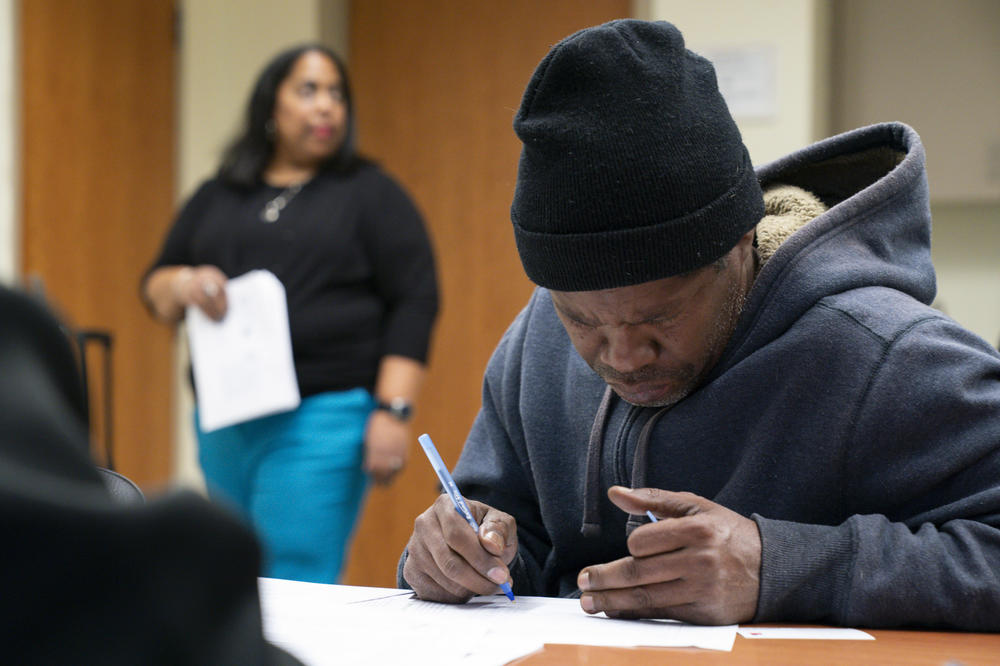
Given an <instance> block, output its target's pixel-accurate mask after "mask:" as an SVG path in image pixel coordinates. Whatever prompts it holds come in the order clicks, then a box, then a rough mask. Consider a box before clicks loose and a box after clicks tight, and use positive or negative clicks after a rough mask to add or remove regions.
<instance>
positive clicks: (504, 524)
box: [469, 502, 517, 582]
mask: <svg viewBox="0 0 1000 666" xmlns="http://www.w3.org/2000/svg"><path fill="white" fill-rule="evenodd" d="M472 504H475V505H478V506H476V508H473V507H472V506H470V507H469V508H470V509H471V510H472V512H473V515H476V517H477V520H479V541H480V543H481V544H482V546H483V548H485V549H486V551H487V552H489V553H490V555H494V556H496V557H498V558H500V559H501V560H503V562H504V563H508V562H510V561H511V560H512V559H514V555H515V554H516V553H517V529H516V527H515V523H514V518H513V516H511V515H509V514H506V513H504V512H503V511H497V510H496V509H494V508H492V507H488V506H486V505H485V504H480V503H479V502H470V505H472ZM483 507H485V508H486V509H487V510H486V512H485V513H483V512H482V511H481V509H482V508H483ZM477 514H478V515H477ZM501 582H504V581H501Z"/></svg>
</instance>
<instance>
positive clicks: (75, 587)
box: [0, 287, 299, 665]
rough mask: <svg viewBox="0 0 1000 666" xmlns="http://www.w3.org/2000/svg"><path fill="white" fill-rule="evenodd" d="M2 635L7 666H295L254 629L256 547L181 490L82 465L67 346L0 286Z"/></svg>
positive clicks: (48, 318) (76, 393)
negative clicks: (165, 490)
mask: <svg viewBox="0 0 1000 666" xmlns="http://www.w3.org/2000/svg"><path fill="white" fill-rule="evenodd" d="M0 533H2V534H3V547H2V548H0V577H2V578H0V590H3V593H2V594H0V627H2V629H0V633H2V634H3V636H4V641H3V643H4V648H3V654H4V662H5V663H16V664H36V663H37V664H70V663H73V664H80V663H90V664H213V665H215V664H241V665H251V664H298V663H299V662H298V661H297V660H296V659H295V658H293V657H292V656H290V655H289V654H287V653H285V652H284V651H282V650H280V649H279V648H277V647H275V646H273V645H271V644H269V643H268V642H267V641H266V640H265V639H264V636H263V632H262V627H261V614H260V602H259V597H258V591H257V576H258V571H259V563H260V551H259V548H258V545H257V542H256V540H255V538H254V536H253V534H252V533H251V532H250V531H249V530H248V529H247V528H246V527H245V526H244V525H243V524H242V523H241V522H239V520H237V519H236V518H234V517H232V516H230V515H229V514H228V513H226V512H224V511H223V510H221V509H219V508H217V507H215V506H213V505H211V504H209V503H208V502H207V501H206V500H204V499H202V498H201V497H200V496H198V495H196V494H195V493H192V492H177V493H170V494H164V495H162V496H160V497H154V498H150V499H149V500H148V501H144V500H143V497H142V493H141V492H140V491H139V489H138V488H137V487H136V486H135V485H134V484H132V483H131V481H129V480H128V479H126V478H125V477H123V476H121V475H120V474H117V473H115V472H112V471H110V470H105V469H99V468H98V467H97V466H96V465H95V464H94V462H93V461H92V460H91V458H90V446H89V437H88V425H87V405H86V401H85V399H84V395H83V391H82V382H81V378H80V374H79V370H78V366H77V362H76V358H75V357H74V354H73V350H72V348H71V346H70V343H69V340H68V339H67V337H66V335H65V334H64V331H63V329H62V328H61V327H60V325H59V323H58V321H57V320H56V319H55V318H54V317H53V316H52V315H51V314H50V313H49V312H48V311H47V310H46V309H45V308H44V307H43V306H42V305H40V304H39V303H38V302H36V301H35V300H34V299H31V298H28V297H26V296H24V295H22V294H19V293H17V292H14V291H11V290H9V289H6V288H3V287H0Z"/></svg>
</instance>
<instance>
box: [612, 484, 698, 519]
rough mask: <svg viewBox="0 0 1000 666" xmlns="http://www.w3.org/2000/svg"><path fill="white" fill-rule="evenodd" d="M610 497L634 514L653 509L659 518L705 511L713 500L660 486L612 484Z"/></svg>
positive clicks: (619, 506)
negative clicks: (635, 486) (633, 486)
mask: <svg viewBox="0 0 1000 666" xmlns="http://www.w3.org/2000/svg"><path fill="white" fill-rule="evenodd" d="M608 499H610V500H611V501H612V502H614V504H615V506H617V507H618V508H619V509H621V510H623V511H625V512H627V513H631V514H634V515H641V514H644V513H646V512H647V511H651V512H652V513H653V515H654V516H656V517H657V518H680V517H683V516H690V515H693V514H696V513H699V512H700V511H704V510H705V509H706V508H707V507H708V506H709V505H711V502H709V501H708V500H706V499H705V498H704V497H699V496H698V495H695V494H694V493H676V492H672V491H669V490H660V489H659V488H625V487H623V486H611V488H609V489H608Z"/></svg>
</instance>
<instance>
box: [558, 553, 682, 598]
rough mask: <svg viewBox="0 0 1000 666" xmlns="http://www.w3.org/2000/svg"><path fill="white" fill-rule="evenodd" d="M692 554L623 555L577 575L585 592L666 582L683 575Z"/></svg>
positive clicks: (578, 582)
mask: <svg viewBox="0 0 1000 666" xmlns="http://www.w3.org/2000/svg"><path fill="white" fill-rule="evenodd" d="M688 559H689V558H687V557H685V556H684V555H683V554H681V553H678V552H677V551H675V552H671V553H664V554H662V555H658V556H655V557H623V558H621V559H620V560H615V561H613V562H608V563H607V564H595V565H593V566H589V567H587V568H586V569H583V570H582V571H581V572H580V574H579V575H578V576H577V581H576V582H577V587H579V588H580V590H581V591H583V592H588V591H598V590H613V589H621V588H631V587H636V586H639V585H649V584H652V583H662V582H669V581H672V580H676V579H679V578H681V577H682V575H683V573H684V571H685V570H686V567H688V566H689V563H688V561H687V560H688Z"/></svg>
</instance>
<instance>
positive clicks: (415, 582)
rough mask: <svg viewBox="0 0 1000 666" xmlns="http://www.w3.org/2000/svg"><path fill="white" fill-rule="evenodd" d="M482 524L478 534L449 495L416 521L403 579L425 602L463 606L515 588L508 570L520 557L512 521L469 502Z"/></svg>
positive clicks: (505, 515) (439, 498)
mask: <svg viewBox="0 0 1000 666" xmlns="http://www.w3.org/2000/svg"><path fill="white" fill-rule="evenodd" d="M468 505H469V510H470V511H472V515H473V516H474V517H475V519H476V522H478V523H479V532H478V533H476V532H475V531H473V530H472V528H470V527H469V524H468V523H467V522H465V519H464V518H462V516H461V515H460V514H459V513H458V511H456V510H455V505H454V504H452V502H451V499H450V498H449V497H448V496H447V495H441V496H440V497H438V498H437V501H435V502H434V504H432V505H431V507H430V508H429V509H427V510H426V511H424V512H423V513H422V514H420V515H419V516H417V519H416V520H415V521H414V523H413V535H412V536H410V541H409V543H408V544H407V545H406V549H407V558H406V563H405V564H404V565H403V578H404V579H405V580H406V582H407V583H408V584H409V585H410V587H412V588H413V591H414V592H416V593H417V596H418V597H420V598H421V599H427V600H428V601H443V602H447V603H464V602H466V601H468V600H469V599H470V598H471V597H473V596H474V595H477V594H494V593H495V592H496V591H497V586H498V585H499V584H500V583H510V582H511V580H510V570H509V569H508V568H507V567H508V565H509V564H510V563H511V561H513V559H514V556H515V555H517V526H516V525H515V523H514V518H513V516H510V515H508V514H506V513H503V512H502V511H497V510H496V509H494V508H492V507H490V506H487V505H486V504H483V503H481V502H473V501H468Z"/></svg>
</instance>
